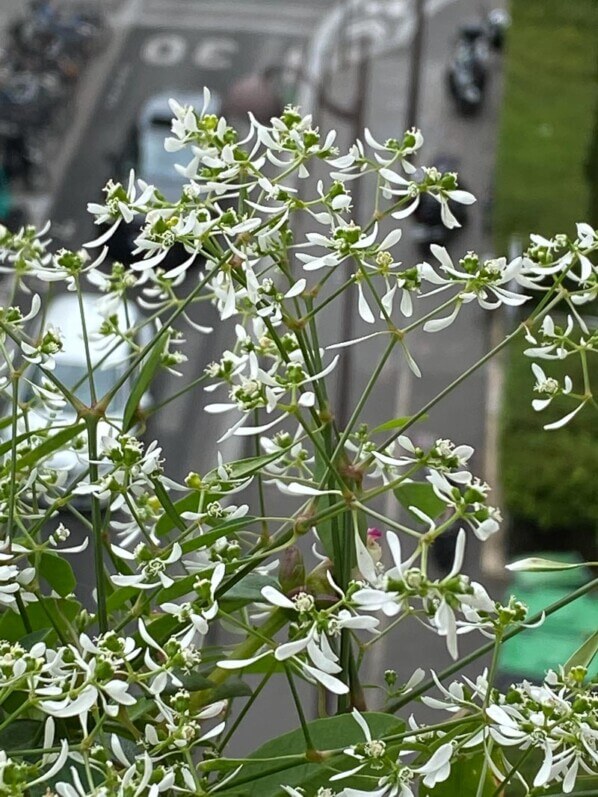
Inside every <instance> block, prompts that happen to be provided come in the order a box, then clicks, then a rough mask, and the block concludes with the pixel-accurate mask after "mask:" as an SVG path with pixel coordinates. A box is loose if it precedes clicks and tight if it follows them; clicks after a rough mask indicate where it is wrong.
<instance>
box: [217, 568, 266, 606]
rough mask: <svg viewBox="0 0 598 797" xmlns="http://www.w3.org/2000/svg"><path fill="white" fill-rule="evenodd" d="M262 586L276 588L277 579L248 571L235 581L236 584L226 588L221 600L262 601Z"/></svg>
mask: <svg viewBox="0 0 598 797" xmlns="http://www.w3.org/2000/svg"><path fill="white" fill-rule="evenodd" d="M264 587H275V588H276V589H278V588H279V587H278V581H277V580H276V579H275V578H273V577H272V576H263V575H260V574H259V573H249V574H248V575H246V576H245V578H242V579H241V580H240V581H237V583H236V584H233V586H232V587H231V588H230V589H229V590H227V592H226V593H225V595H224V596H223V601H242V602H243V603H253V602H254V601H263V600H264V598H263V597H262V589H263V588H264Z"/></svg>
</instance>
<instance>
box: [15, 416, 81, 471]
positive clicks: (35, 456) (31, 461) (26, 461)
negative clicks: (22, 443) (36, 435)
mask: <svg viewBox="0 0 598 797" xmlns="http://www.w3.org/2000/svg"><path fill="white" fill-rule="evenodd" d="M84 430H85V424H84V423H78V424H75V425H74V426H69V427H68V428H67V429H62V430H61V431H60V432H57V433H56V434H53V435H52V436H51V437H49V438H48V439H47V440H44V442H43V443H42V444H41V445H39V446H37V448H33V449H31V451H28V452H27V453H26V454H23V456H22V457H21V458H20V459H18V460H17V465H16V468H17V471H19V470H25V469H26V468H29V467H31V466H32V465H35V464H37V463H38V462H40V461H41V460H42V459H45V458H46V457H48V456H50V454H53V453H54V452H55V451H57V450H58V449H59V448H62V446H63V445H65V443H68V442H69V441H71V440H72V439H73V437H76V436H77V435H78V434H80V433H81V432H83V431H84Z"/></svg>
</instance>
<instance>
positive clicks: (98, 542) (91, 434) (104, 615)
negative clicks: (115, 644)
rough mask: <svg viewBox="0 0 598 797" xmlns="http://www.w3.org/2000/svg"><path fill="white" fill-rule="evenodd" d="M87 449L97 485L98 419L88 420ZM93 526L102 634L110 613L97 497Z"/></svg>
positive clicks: (93, 504) (92, 478)
mask: <svg viewBox="0 0 598 797" xmlns="http://www.w3.org/2000/svg"><path fill="white" fill-rule="evenodd" d="M86 425H87V448H88V452H89V480H90V482H91V484H96V483H97V481H98V478H99V469H98V464H97V463H98V439H97V432H98V419H97V418H95V417H90V418H88V419H87V424H86ZM91 525H92V536H93V556H94V570H95V579H96V592H97V595H96V598H97V603H98V625H99V628H100V633H101V634H105V633H106V632H107V631H108V612H107V609H106V599H107V598H106V574H105V571H104V544H103V540H102V532H103V529H102V525H103V524H102V508H101V506H100V499H99V498H98V496H97V495H94V494H93V493H92V495H91Z"/></svg>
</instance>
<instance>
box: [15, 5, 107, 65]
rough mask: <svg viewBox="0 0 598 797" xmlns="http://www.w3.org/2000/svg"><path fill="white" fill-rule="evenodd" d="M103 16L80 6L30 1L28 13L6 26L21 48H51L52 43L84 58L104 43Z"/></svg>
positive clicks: (105, 25)
mask: <svg viewBox="0 0 598 797" xmlns="http://www.w3.org/2000/svg"><path fill="white" fill-rule="evenodd" d="M108 33H109V28H108V25H107V22H106V19H105V17H104V16H103V15H102V14H100V13H97V12H95V11H90V10H87V9H84V8H81V9H80V8H76V7H75V8H73V7H70V6H67V7H61V6H60V5H59V4H58V3H55V2H53V1H52V0H34V1H33V2H30V4H29V14H28V15H27V16H26V17H24V18H22V19H19V20H17V21H16V22H15V23H13V24H12V25H11V26H10V28H9V34H10V37H11V39H12V41H13V42H14V43H15V44H16V45H17V46H18V47H19V48H20V49H23V50H27V51H34V50H41V51H44V50H51V49H52V48H53V47H54V46H55V45H56V42H59V43H60V44H61V46H64V47H66V48H68V50H69V51H70V52H71V53H72V54H73V55H77V56H81V57H88V56H90V55H92V54H93V53H96V52H98V51H99V50H100V49H101V48H102V47H103V46H104V45H105V43H106V41H107V38H108Z"/></svg>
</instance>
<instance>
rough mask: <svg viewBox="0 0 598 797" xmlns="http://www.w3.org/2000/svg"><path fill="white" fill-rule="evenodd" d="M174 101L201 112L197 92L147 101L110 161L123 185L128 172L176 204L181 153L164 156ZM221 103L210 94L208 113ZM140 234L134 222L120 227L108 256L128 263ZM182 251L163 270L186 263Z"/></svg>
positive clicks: (175, 93) (217, 109) (180, 181)
mask: <svg viewBox="0 0 598 797" xmlns="http://www.w3.org/2000/svg"><path fill="white" fill-rule="evenodd" d="M171 97H175V98H176V100H177V101H178V102H180V103H181V105H192V106H193V107H194V108H197V109H201V108H202V106H203V101H204V100H203V94H201V93H199V92H197V93H196V92H181V91H169V92H162V93H160V94H156V95H154V96H153V97H150V98H149V99H148V100H147V101H146V102H145V103H144V104H143V105H142V106H141V109H140V111H139V114H138V117H137V122H136V124H135V125H134V127H133V128H132V129H131V130H130V131H129V135H128V136H127V139H126V141H125V145H124V148H123V151H122V153H121V154H120V155H119V156H116V157H110V160H111V161H112V164H113V168H114V176H115V178H116V179H120V180H121V181H122V182H123V183H126V181H127V179H128V174H129V172H130V170H131V169H134V170H135V174H136V176H137V177H140V178H141V179H143V180H145V181H146V182H147V183H150V184H151V185H153V186H155V187H156V188H157V189H158V191H159V192H160V193H161V194H162V195H163V196H164V198H165V199H166V200H168V201H169V202H176V201H177V200H178V199H180V197H181V192H182V188H183V185H184V184H185V182H186V179H185V178H184V177H183V176H182V175H180V174H179V173H178V172H177V171H176V169H175V164H177V163H181V161H183V160H184V157H185V156H184V154H182V153H180V152H167V151H166V150H165V149H164V139H165V138H166V137H167V136H168V135H169V134H170V128H171V124H172V117H173V114H172V111H171V110H170V105H169V102H168V101H169V99H170V98H171ZM220 110H221V103H220V99H219V97H218V95H216V94H212V95H211V101H210V106H209V107H208V109H207V112H208V113H212V114H219V113H220ZM138 234H139V225H138V223H137V222H136V221H135V220H134V221H132V222H131V223H130V224H125V223H121V224H120V226H119V227H118V228H117V230H116V232H115V234H114V235H113V236H112V238H111V239H110V240H109V241H108V247H109V253H110V256H111V257H113V258H114V259H115V260H119V261H120V262H122V263H130V262H131V260H132V259H133V257H132V255H131V252H132V251H133V249H134V248H135V238H136V237H137V235H138ZM186 257H187V255H185V253H184V251H183V248H182V247H181V246H175V247H173V249H171V251H170V253H169V254H168V256H167V258H166V259H165V260H164V261H163V265H164V267H169V266H171V265H176V264H177V263H180V262H181V260H182V259H185V258H186Z"/></svg>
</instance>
